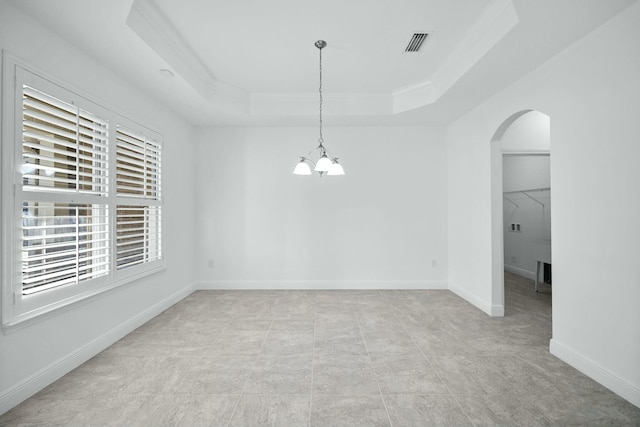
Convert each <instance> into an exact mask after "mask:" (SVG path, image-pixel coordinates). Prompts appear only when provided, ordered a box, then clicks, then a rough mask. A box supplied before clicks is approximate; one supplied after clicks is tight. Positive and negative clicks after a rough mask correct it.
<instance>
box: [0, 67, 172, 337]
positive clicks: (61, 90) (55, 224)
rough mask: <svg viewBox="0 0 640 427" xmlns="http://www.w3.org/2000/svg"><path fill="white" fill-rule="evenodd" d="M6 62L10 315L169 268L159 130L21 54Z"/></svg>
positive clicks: (6, 291) (6, 312)
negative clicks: (48, 74) (42, 72)
mask: <svg viewBox="0 0 640 427" xmlns="http://www.w3.org/2000/svg"><path fill="white" fill-rule="evenodd" d="M8 62H11V61H8ZM8 71H10V72H11V74H14V75H15V79H14V81H13V82H15V87H14V91H13V92H14V93H15V103H14V104H13V105H14V111H13V112H12V113H13V114H14V115H13V118H14V120H7V117H10V116H9V115H8V114H10V112H5V114H7V115H5V116H4V120H3V121H4V123H13V129H8V130H5V131H4V132H5V133H4V134H3V137H4V140H5V141H11V140H13V141H14V142H15V143H14V144H11V143H4V144H3V158H5V159H12V161H11V162H10V163H11V164H10V165H9V164H8V163H7V161H6V160H5V163H4V167H3V172H4V175H3V196H2V197H3V200H2V201H3V204H4V206H5V209H4V210H3V236H4V237H3V242H4V243H3V245H4V246H3V257H4V258H5V260H4V265H5V266H9V268H5V270H4V271H3V307H2V308H3V310H2V324H3V325H11V324H14V323H18V322H21V321H23V320H26V319H30V318H33V317H35V316H37V315H39V314H42V313H44V312H48V311H51V310H53V309H56V308H58V307H61V306H64V305H67V304H69V303H72V302H74V301H77V300H80V299H83V298H86V297H88V296H91V295H94V294H96V293H99V292H102V291H104V290H106V289H110V288H112V287H114V286H118V285H120V284H122V283H125V282H126V281H128V280H131V279H132V278H134V277H140V275H143V274H148V273H150V272H153V271H156V270H158V269H160V268H163V259H162V224H161V219H162V215H161V212H162V200H161V187H160V183H161V175H162V174H161V154H162V144H161V142H160V141H161V137H160V135H158V134H157V133H156V132H154V131H152V130H150V129H147V128H145V127H143V126H140V125H138V124H137V123H135V122H133V121H131V120H129V119H127V118H125V117H122V116H121V115H118V114H116V113H114V112H112V111H110V110H109V109H107V108H105V107H103V106H101V105H99V104H97V103H94V102H92V101H90V100H88V99H86V98H85V97H82V96H79V95H78V94H76V93H74V92H73V91H71V90H69V89H67V88H65V87H63V86H62V85H58V84H54V83H52V82H51V81H50V80H49V79H45V78H43V77H41V76H39V75H36V74H34V73H32V72H30V71H28V70H27V69H26V68H25V67H23V66H21V65H20V64H18V63H13V64H10V66H9V70H8ZM4 72H5V74H6V72H7V68H5V69H4ZM13 82H11V83H13ZM3 85H4V86H5V88H6V85H7V79H5V80H4V81H3ZM9 92H11V91H6V90H5V93H9ZM5 105H7V104H6V103H5ZM7 110H8V109H7ZM9 127H10V126H7V128H9ZM6 166H10V167H6ZM7 189H9V191H7ZM6 207H13V208H12V209H11V210H9V209H7V208H6Z"/></svg>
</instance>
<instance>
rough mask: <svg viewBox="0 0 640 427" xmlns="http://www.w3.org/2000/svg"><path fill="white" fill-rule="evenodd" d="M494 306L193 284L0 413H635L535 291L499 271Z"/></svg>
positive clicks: (148, 417)
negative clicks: (572, 360) (600, 379)
mask: <svg viewBox="0 0 640 427" xmlns="http://www.w3.org/2000/svg"><path fill="white" fill-rule="evenodd" d="M547 290H548V288H547ZM506 309H507V314H506V316H505V317H504V318H490V317H488V316H486V315H485V314H484V313H482V312H480V311H479V310H477V309H476V308H474V307H473V306H471V305H470V304H468V303H467V302H465V301H464V300H462V299H460V298H458V297H457V296H455V295H454V294H452V293H451V292H448V291H219V292H216V291H200V292H196V293H194V294H192V295H191V296H189V297H188V298H186V299H185V300H183V301H182V302H180V303H179V304H177V305H175V306H173V307H171V308H170V309H169V310H167V311H165V312H164V313H162V314H161V315H159V316H158V317H156V318H155V319H153V320H152V321H150V322H148V323H147V324H145V325H144V326H142V327H141V328H139V329H137V330H136V331H134V332H132V333H131V334H129V335H128V336H126V337H125V338H123V339H122V340H120V341H118V342H117V343H115V344H114V345H113V346H111V347H110V348H108V349H107V350H105V351H104V352H102V353H101V354H99V355H97V356H96V357H94V358H93V359H91V360H90V361H88V362H87V363H85V364H83V365H82V366H80V367H79V368H77V369H76V370H74V371H72V372H71V373H69V374H68V375H66V376H65V377H63V378H61V379H60V380H59V381H57V382H55V383H54V384H52V385H51V386H49V387H47V388H46V389H44V390H43V391H41V392H40V393H38V394H36V395H35V396H33V397H32V398H30V399H28V400H27V401H25V402H24V403H22V404H21V405H19V406H18V407H16V408H14V409H12V410H11V411H9V412H7V413H6V414H4V415H3V416H1V417H0V425H3V426H4V425H7V426H14V425H65V426H66V425H69V426H90V425H123V426H134V425H140V426H159V425H182V426H195V425H216V426H218V425H220V426H258V425H281V426H298V425H299V426H338V425H350V426H351V425H353V426H357V425H361V426H378V425H380V426H388V425H393V426H430V425H452V426H465V425H470V426H471V425H474V426H485V425H487V426H488V425H509V426H516V425H527V426H530V425H532V426H535V425H554V426H555V425H574V426H591V425H594V426H595V425H602V426H613V425H640V409H639V408H637V407H635V406H633V405H631V404H630V403H628V402H626V401H624V400H623V399H621V398H619V397H618V396H616V395H615V394H613V393H611V392H609V391H608V390H606V389H604V388H603V387H601V386H600V385H598V384H597V383H595V382H593V381H591V380H590V379H588V378H587V377H585V376H584V375H582V374H580V373H579V372H577V371H576V370H574V369H573V368H571V367H569V366H567V365H566V364H564V363H563V362H561V361H560V360H558V359H556V358H555V357H553V356H551V355H550V354H549V352H548V350H547V349H548V345H549V339H550V338H551V298H550V295H549V294H535V293H534V292H533V283H532V282H531V281H530V280H527V279H523V278H521V277H518V276H514V275H511V274H506Z"/></svg>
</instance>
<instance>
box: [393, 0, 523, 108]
mask: <svg viewBox="0 0 640 427" xmlns="http://www.w3.org/2000/svg"><path fill="white" fill-rule="evenodd" d="M518 22H519V18H518V14H517V13H516V9H515V6H514V5H513V1H512V0H494V1H493V2H492V3H491V4H489V6H487V7H486V8H485V10H484V11H483V12H482V14H481V15H480V17H479V18H478V20H477V21H476V22H475V23H474V24H473V26H472V27H471V28H470V29H469V31H467V33H466V34H465V36H464V38H463V39H462V41H461V42H460V43H459V44H458V45H457V46H456V48H455V49H454V50H453V51H452V52H451V53H450V54H449V55H448V56H447V59H446V60H445V61H444V63H443V65H442V66H441V67H440V68H439V69H438V70H437V71H436V73H435V75H434V76H433V78H432V79H431V80H427V81H423V82H419V83H416V84H414V85H411V86H407V87H404V88H400V89H396V90H395V91H393V113H394V114H397V113H401V112H403V111H408V110H413V109H415V108H419V107H423V106H425V105H429V104H432V103H434V102H436V101H437V100H438V99H439V98H440V97H441V96H442V95H443V94H444V93H445V92H447V90H449V89H450V88H451V87H452V86H453V85H454V84H455V83H456V82H457V81H458V80H460V78H461V77H462V76H464V75H465V74H466V73H467V72H468V71H469V70H470V69H471V67H473V66H474V65H475V64H476V63H477V62H478V61H479V60H480V59H481V58H482V57H483V56H485V55H486V54H487V52H489V50H491V48H493V47H494V46H495V45H496V44H497V43H498V42H499V41H500V40H502V38H503V37H504V36H506V35H507V33H509V31H511V30H512V29H513V27H515V26H516V25H517V24H518Z"/></svg>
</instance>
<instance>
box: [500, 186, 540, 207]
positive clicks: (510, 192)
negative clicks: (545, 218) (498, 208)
mask: <svg viewBox="0 0 640 427" xmlns="http://www.w3.org/2000/svg"><path fill="white" fill-rule="evenodd" d="M540 191H551V188H550V187H545V188H531V189H529V190H515V191H504V192H503V193H502V197H504V198H505V200H507V201H508V202H510V203H512V204H513V205H514V206H515V207H516V208H519V207H520V206H519V205H518V204H517V203H516V202H514V201H513V200H511V199H510V198H508V197H507V194H524V195H525V196H527V197H528V198H530V199H531V200H533V201H534V202H536V203H537V204H539V205H540V206H542V207H543V208H544V203H542V202H541V201H540V200H538V199H536V198H535V197H533V196H531V195H530V194H528V193H536V192H540Z"/></svg>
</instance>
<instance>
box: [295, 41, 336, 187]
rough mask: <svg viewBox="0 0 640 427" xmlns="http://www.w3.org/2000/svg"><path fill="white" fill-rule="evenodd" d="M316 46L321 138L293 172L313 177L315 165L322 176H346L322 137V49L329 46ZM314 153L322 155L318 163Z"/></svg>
mask: <svg viewBox="0 0 640 427" xmlns="http://www.w3.org/2000/svg"><path fill="white" fill-rule="evenodd" d="M314 46H315V47H317V48H318V51H319V52H320V85H319V87H318V93H319V95H320V115H319V117H320V120H319V129H320V136H319V138H318V146H317V147H315V148H313V149H312V150H311V151H309V153H308V154H307V155H306V156H301V157H300V162H298V164H297V165H296V167H295V168H294V170H293V174H294V175H311V169H310V167H309V164H311V165H313V170H314V171H316V172H318V173H319V174H320V176H322V175H323V174H325V173H326V174H327V175H344V169H343V168H342V165H340V164H339V163H338V158H337V157H333V156H329V152H328V150H327V148H326V147H325V146H324V138H323V136H322V49H323V48H324V47H326V46H327V42H326V41H324V40H318V41H316V42H315V43H314ZM314 151H318V152H319V153H320V158H319V159H318V161H317V162H314V161H313V160H311V159H310V158H309V156H311V154H312V153H313V152H314Z"/></svg>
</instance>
